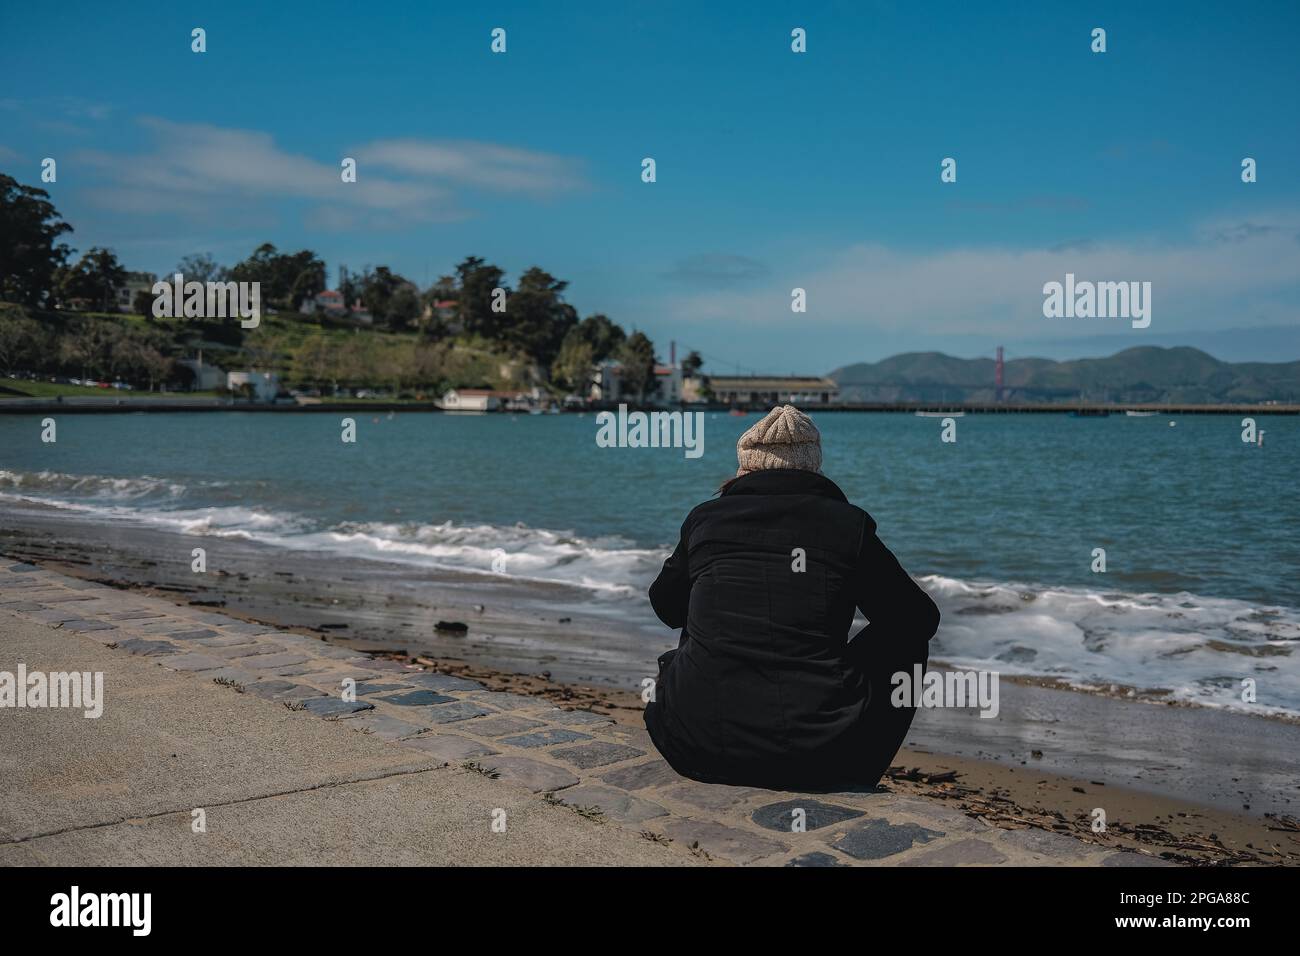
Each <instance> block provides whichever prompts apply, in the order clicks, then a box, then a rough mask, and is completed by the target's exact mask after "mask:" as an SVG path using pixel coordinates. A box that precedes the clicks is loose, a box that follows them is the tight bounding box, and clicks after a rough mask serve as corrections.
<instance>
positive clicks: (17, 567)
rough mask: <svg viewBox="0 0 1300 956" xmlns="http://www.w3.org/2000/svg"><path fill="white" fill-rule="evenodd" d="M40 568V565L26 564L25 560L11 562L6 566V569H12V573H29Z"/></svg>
mask: <svg viewBox="0 0 1300 956" xmlns="http://www.w3.org/2000/svg"><path fill="white" fill-rule="evenodd" d="M40 569H41V568H40V565H36V564H28V563H27V562H26V561H21V562H19V563H18V564H11V565H9V568H8V570H10V571H12V572H13V573H14V574H31V573H32V572H33V571H39V570H40Z"/></svg>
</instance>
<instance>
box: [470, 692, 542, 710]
mask: <svg viewBox="0 0 1300 956" xmlns="http://www.w3.org/2000/svg"><path fill="white" fill-rule="evenodd" d="M466 700H473V701H477V702H479V703H483V704H490V705H491V706H493V707H495V708H496V709H497V710H536V709H537V707H538V704H539V703H540V701H539V700H538V699H537V698H536V697H528V696H526V695H524V694H511V693H508V692H506V691H500V690H485V691H480V692H478V693H474V694H469V695H468V696H467V697H466Z"/></svg>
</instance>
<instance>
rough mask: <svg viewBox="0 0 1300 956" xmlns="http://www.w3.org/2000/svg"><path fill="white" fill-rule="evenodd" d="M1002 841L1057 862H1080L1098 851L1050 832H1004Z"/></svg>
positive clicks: (1090, 846)
mask: <svg viewBox="0 0 1300 956" xmlns="http://www.w3.org/2000/svg"><path fill="white" fill-rule="evenodd" d="M1001 840H1002V842H1004V843H1007V844H1010V845H1011V846H1014V847H1019V848H1020V849H1022V850H1028V851H1029V852H1030V853H1037V854H1039V855H1040V856H1050V857H1052V858H1053V859H1057V860H1080V859H1083V858H1084V857H1086V856H1087V855H1088V854H1089V853H1092V852H1095V851H1096V850H1097V849H1098V847H1096V846H1093V845H1091V844H1088V843H1084V842H1083V841H1081V840H1076V839H1075V838H1074V837H1072V836H1067V835H1066V834H1064V833H1052V832H1050V831H1048V830H1004V831H1002V833H1001Z"/></svg>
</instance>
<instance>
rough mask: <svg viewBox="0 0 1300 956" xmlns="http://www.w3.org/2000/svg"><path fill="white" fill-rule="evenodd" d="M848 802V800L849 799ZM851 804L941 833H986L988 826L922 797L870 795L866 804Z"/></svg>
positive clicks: (892, 794)
mask: <svg viewBox="0 0 1300 956" xmlns="http://www.w3.org/2000/svg"><path fill="white" fill-rule="evenodd" d="M849 799H851V798H849ZM855 805H858V806H869V807H870V808H871V809H872V810H873V811H876V812H883V813H888V814H890V815H891V816H900V815H901V816H903V817H905V818H907V822H911V823H919V824H921V826H926V827H930V828H931V829H934V830H943V831H944V832H945V833H987V832H988V831H989V830H990V829H991V828H990V827H989V825H988V824H985V823H981V822H980V821H979V820H973V819H971V818H970V817H968V816H966V814H964V813H962V812H961V811H960V810H954V809H952V808H951V807H947V806H944V805H943V804H941V803H939V802H938V801H937V800H926V799H923V798H922V797H908V796H901V795H899V794H894V793H888V794H874V795H871V796H870V797H869V799H868V801H861V800H859V801H856V803H855Z"/></svg>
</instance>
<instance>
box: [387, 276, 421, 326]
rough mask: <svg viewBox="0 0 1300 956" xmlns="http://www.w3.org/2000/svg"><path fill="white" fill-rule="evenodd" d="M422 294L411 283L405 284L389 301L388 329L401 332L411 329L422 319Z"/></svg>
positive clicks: (398, 288)
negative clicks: (401, 330) (400, 330)
mask: <svg viewBox="0 0 1300 956" xmlns="http://www.w3.org/2000/svg"><path fill="white" fill-rule="evenodd" d="M420 311H421V306H420V293H419V290H418V289H416V287H415V286H413V285H412V284H411V283H409V282H404V283H403V284H402V285H400V286H398V287H397V289H396V291H394V292H393V294H392V297H391V298H389V300H388V315H387V316H386V319H387V322H388V327H389V328H390V329H394V330H399V329H406V328H410V326H411V325H413V324H414V323H415V321H416V320H417V319H419V317H420Z"/></svg>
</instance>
